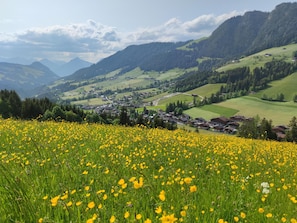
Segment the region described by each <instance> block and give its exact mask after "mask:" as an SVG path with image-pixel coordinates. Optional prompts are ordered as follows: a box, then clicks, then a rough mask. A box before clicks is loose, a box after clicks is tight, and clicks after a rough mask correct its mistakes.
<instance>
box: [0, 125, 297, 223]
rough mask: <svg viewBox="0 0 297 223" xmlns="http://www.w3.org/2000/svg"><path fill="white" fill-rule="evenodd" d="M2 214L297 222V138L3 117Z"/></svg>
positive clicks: (44, 218)
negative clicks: (266, 138)
mask: <svg viewBox="0 0 297 223" xmlns="http://www.w3.org/2000/svg"><path fill="white" fill-rule="evenodd" d="M0 222H38V223H42V222H50V223H53V222H83V223H91V222H107V223H109V222H110V223H113V222H119V223H120V222H136V223H137V222H144V223H149V222H162V223H164V222H190V223H192V222H201V223H202V222H205V223H212V222H215V223H216V222H218V223H226V222H257V223H261V222H290V223H294V222H297V145H296V144H293V143H285V142H282V143H279V142H274V141H260V140H252V139H242V138H238V137H235V136H228V135H219V134H208V135H204V134H199V133H194V132H186V131H183V130H175V131H168V130H161V129H146V128H144V127H137V128H136V127H134V128H132V127H122V126H109V125H98V124H77V123H66V122H60V123H58V122H38V121H17V120H12V119H7V120H0Z"/></svg>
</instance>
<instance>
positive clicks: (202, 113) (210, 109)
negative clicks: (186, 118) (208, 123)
mask: <svg viewBox="0 0 297 223" xmlns="http://www.w3.org/2000/svg"><path fill="white" fill-rule="evenodd" d="M237 112H238V110H236V109H232V108H228V107H223V106H219V105H214V104H212V105H205V106H203V107H199V108H191V109H189V110H186V111H185V112H184V113H185V114H188V115H190V116H191V117H193V118H200V117H203V118H204V119H206V120H210V119H212V118H216V117H220V116H224V117H231V116H233V115H235V114H236V113H237Z"/></svg>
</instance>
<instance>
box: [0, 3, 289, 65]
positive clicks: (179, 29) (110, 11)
mask: <svg viewBox="0 0 297 223" xmlns="http://www.w3.org/2000/svg"><path fill="white" fill-rule="evenodd" d="M282 2H284V1H280V0H247V1H242V0H225V1H223V0H24V1H23V0H0V59H1V58H2V59H3V58H5V59H6V58H14V57H21V58H26V59H30V60H41V59H50V60H63V61H69V60H71V59H73V58H75V57H80V58H81V59H84V60H87V61H89V62H92V63H96V62H98V61H99V60H101V59H102V58H105V57H107V56H110V55H112V54H114V53H115V52H117V51H119V50H123V49H124V48H125V47H127V46H129V45H133V44H143V43H149V42H157V41H158V42H160V41H161V42H178V41H187V40H192V39H199V38H201V37H207V36H209V35H211V33H212V31H214V30H215V29H216V28H217V27H218V26H219V25H220V24H222V23H223V22H224V21H225V20H226V19H229V18H231V17H234V16H238V15H243V14H244V13H245V12H246V11H254V10H258V11H264V12H271V11H272V10H273V9H274V8H275V6H277V5H278V4H280V3H282Z"/></svg>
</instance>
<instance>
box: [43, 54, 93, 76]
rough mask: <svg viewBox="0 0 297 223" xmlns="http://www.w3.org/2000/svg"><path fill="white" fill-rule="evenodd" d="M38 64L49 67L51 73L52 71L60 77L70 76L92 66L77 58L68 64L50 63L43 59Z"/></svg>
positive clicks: (50, 61)
mask: <svg viewBox="0 0 297 223" xmlns="http://www.w3.org/2000/svg"><path fill="white" fill-rule="evenodd" d="M40 62H41V63H42V64H44V65H46V66H47V67H49V68H50V69H51V70H52V71H54V72H55V73H56V74H58V75H59V76H61V77H64V76H68V75H71V74H73V73H74V72H75V71H77V70H79V69H81V68H85V67H89V66H91V65H92V63H90V62H88V61H85V60H82V59H81V58H79V57H75V58H73V59H71V60H70V61H68V62H61V61H52V60H48V59H43V60H41V61H40Z"/></svg>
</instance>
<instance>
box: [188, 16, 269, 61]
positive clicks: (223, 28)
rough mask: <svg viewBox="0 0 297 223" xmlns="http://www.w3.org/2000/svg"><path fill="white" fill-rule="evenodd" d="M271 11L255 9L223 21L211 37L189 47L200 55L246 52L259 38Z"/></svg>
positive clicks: (224, 54) (214, 55) (230, 55)
mask: <svg viewBox="0 0 297 223" xmlns="http://www.w3.org/2000/svg"><path fill="white" fill-rule="evenodd" d="M268 17H269V13H265V12H259V11H253V12H246V13H245V14H244V15H243V16H236V17H233V18H230V19H228V20H226V21H225V22H224V23H222V24H221V25H220V26H219V27H218V28H217V29H216V30H215V31H214V32H213V33H212V34H211V36H210V37H209V38H207V39H205V40H203V41H200V42H198V43H193V44H192V45H190V47H189V48H191V49H193V50H195V51H197V52H198V54H199V57H211V58H232V57H235V56H241V55H242V54H245V52H247V51H248V50H249V48H250V46H251V45H252V44H253V42H254V41H255V39H256V38H257V35H258V33H259V32H260V30H261V29H262V27H263V24H264V23H265V21H266V20H267V18H268Z"/></svg>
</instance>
